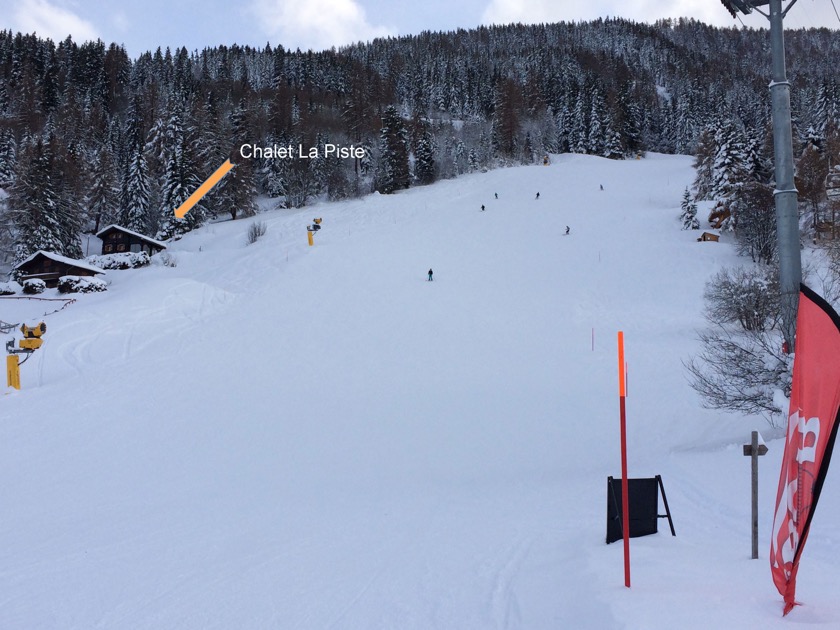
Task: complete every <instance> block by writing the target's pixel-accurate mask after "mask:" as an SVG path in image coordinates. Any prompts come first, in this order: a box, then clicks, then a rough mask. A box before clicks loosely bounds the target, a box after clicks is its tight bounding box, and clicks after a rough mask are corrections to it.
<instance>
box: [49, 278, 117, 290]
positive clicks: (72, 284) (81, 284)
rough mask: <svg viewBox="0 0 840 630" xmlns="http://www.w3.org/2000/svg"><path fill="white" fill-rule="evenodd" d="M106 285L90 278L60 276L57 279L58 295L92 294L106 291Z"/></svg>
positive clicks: (100, 280)
mask: <svg viewBox="0 0 840 630" xmlns="http://www.w3.org/2000/svg"><path fill="white" fill-rule="evenodd" d="M107 289H108V284H107V283H106V282H105V281H104V280H102V279H100V278H94V277H92V276H61V278H59V279H58V292H59V293H94V292H96V291H106V290H107Z"/></svg>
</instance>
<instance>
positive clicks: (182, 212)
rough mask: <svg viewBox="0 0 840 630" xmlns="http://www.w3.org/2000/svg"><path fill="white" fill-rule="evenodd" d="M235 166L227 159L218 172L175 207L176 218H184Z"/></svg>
mask: <svg viewBox="0 0 840 630" xmlns="http://www.w3.org/2000/svg"><path fill="white" fill-rule="evenodd" d="M232 168H233V164H231V163H230V160H225V163H224V164H222V165H221V166H220V167H219V168H217V169H216V172H215V173H213V174H212V175H211V176H210V177H208V178H207V181H206V182H204V183H203V184H202V185H201V186H199V187H198V190H196V191H195V192H194V193H193V194H191V195H190V196H189V198H188V199H187V200H186V201H185V202H184V203H182V204H181V205H180V206H178V208H176V209H175V218H176V219H183V218H184V217H185V216H186V214H187V212H189V211H190V210H192V207H193V206H194V205H195V204H197V203H198V202H199V201H200V200H201V198H202V197H203V196H204V195H206V194H207V193H209V192H210V189H212V188H213V186H215V185H216V184H218V183H219V181H220V180H221V179H222V177H224V176H225V175H227V174H228V171H230V169H232Z"/></svg>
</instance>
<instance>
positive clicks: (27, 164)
mask: <svg viewBox="0 0 840 630" xmlns="http://www.w3.org/2000/svg"><path fill="white" fill-rule="evenodd" d="M26 153H27V154H26V155H24V157H23V159H22V160H21V162H20V164H19V168H18V173H17V177H16V179H15V184H14V185H13V186H12V189H11V191H10V195H9V200H8V201H9V210H10V212H11V216H12V220H13V222H14V225H15V229H16V236H15V243H14V247H15V261H16V262H20V261H22V260H24V259H26V258H28V257H29V256H31V255H32V254H34V253H35V252H36V251H38V250H44V251H49V252H53V253H56V254H61V255H65V256H69V257H71V258H80V257H81V248H80V246H79V242H78V232H77V231H76V232H74V233H72V235H71V234H70V232H71V231H72V229H73V228H74V227H77V226H76V225H75V224H74V221H73V220H72V217H70V216H68V215H69V213H68V210H67V208H66V207H64V206H63V205H62V200H61V195H60V192H59V191H57V190H56V189H55V187H54V185H53V182H54V181H55V164H54V157H53V154H52V147H51V145H50V142H49V141H46V142H45V141H44V140H43V139H42V138H38V139H37V140H36V141H35V143H34V145H33V146H32V147H31V148H29V149H28V151H27V152H26ZM71 236H72V240H71Z"/></svg>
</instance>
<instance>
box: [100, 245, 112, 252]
mask: <svg viewBox="0 0 840 630" xmlns="http://www.w3.org/2000/svg"><path fill="white" fill-rule="evenodd" d="M102 251H103V252H105V253H106V254H110V253H111V252H112V251H114V246H113V245H110V244H109V245H106V246H105V247H104V248H103V249H102Z"/></svg>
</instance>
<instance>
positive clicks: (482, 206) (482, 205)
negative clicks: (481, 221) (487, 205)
mask: <svg viewBox="0 0 840 630" xmlns="http://www.w3.org/2000/svg"><path fill="white" fill-rule="evenodd" d="M481 211H482V212H484V204H481Z"/></svg>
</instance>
